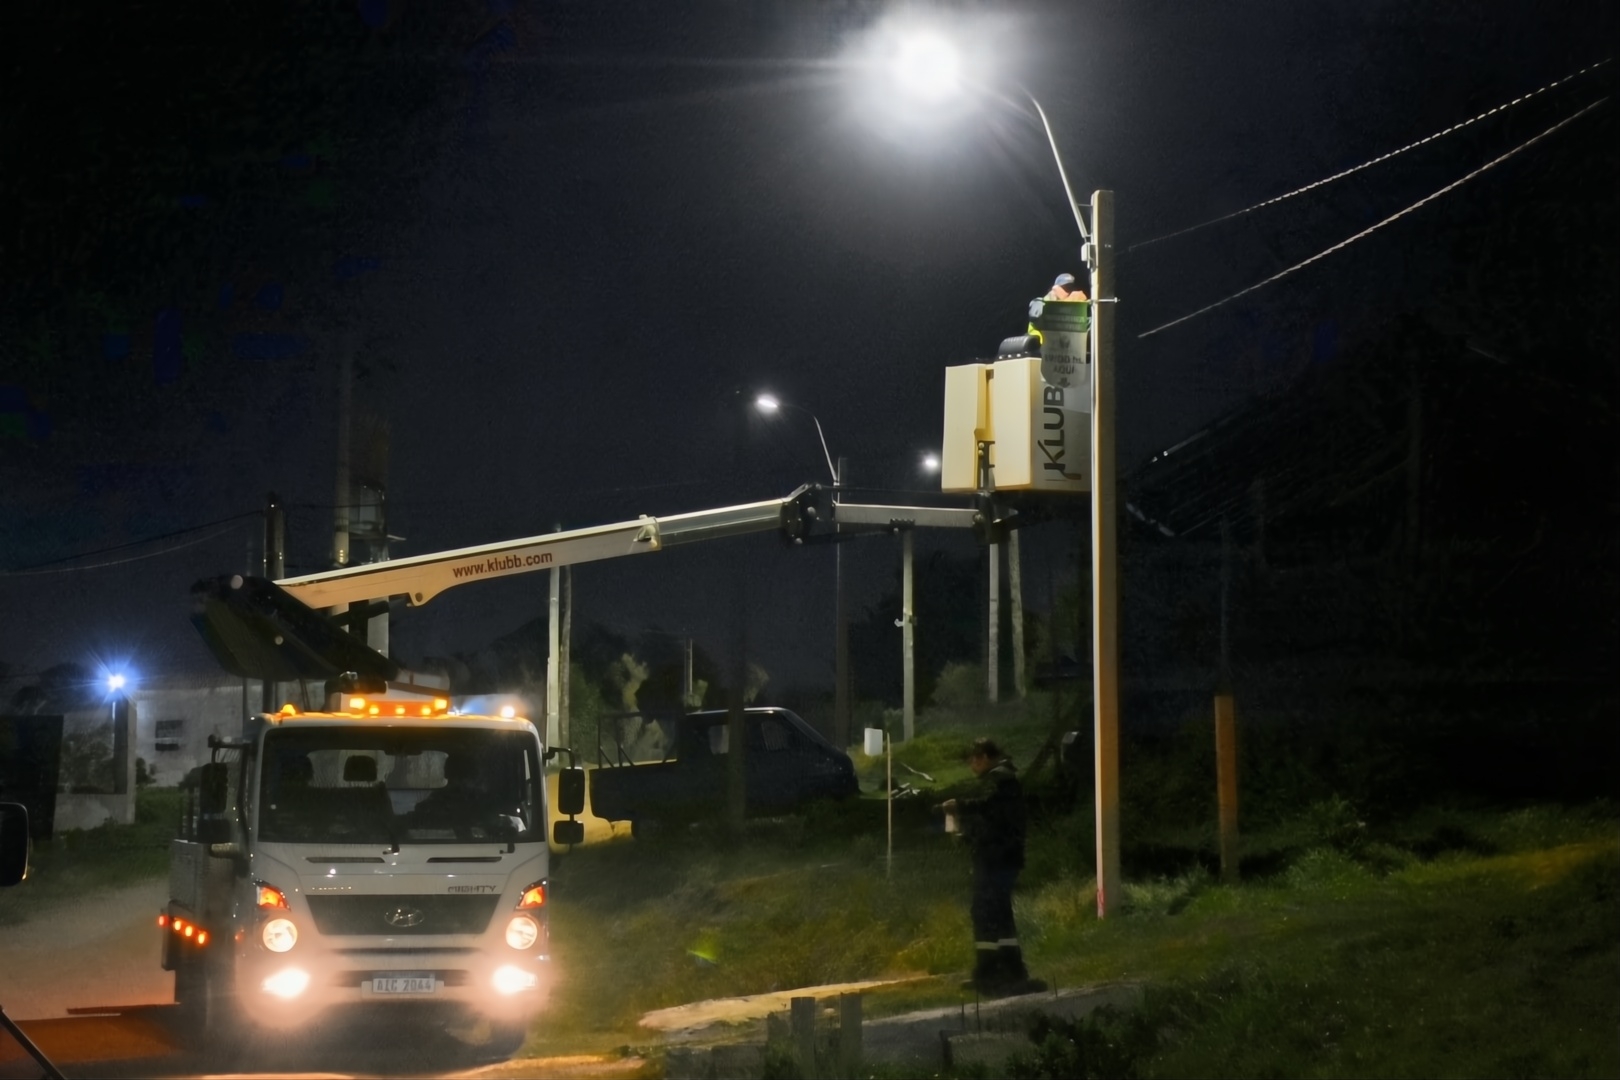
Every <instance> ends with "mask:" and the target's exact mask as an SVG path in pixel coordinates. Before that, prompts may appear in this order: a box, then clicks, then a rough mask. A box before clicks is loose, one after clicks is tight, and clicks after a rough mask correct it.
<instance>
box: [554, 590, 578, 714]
mask: <svg viewBox="0 0 1620 1080" xmlns="http://www.w3.org/2000/svg"><path fill="white" fill-rule="evenodd" d="M558 644H559V650H560V651H559V660H558V663H557V667H558V668H559V669H560V670H559V672H558V674H559V675H560V677H561V682H560V683H559V685H558V687H557V713H558V715H559V716H560V717H561V720H560V721H559V722H558V724H557V727H558V730H559V733H560V735H561V739H562V745H563V746H572V745H573V742H572V739H573V734H574V732H573V724H572V722H571V721H570V719H569V715H568V685H569V683H570V681H571V679H572V674H573V670H574V668H573V657H572V653H573V649H574V568H573V567H572V566H565V567H563V568H562V636H561V638H560V640H559V643H558Z"/></svg>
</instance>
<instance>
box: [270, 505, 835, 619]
mask: <svg viewBox="0 0 1620 1080" xmlns="http://www.w3.org/2000/svg"><path fill="white" fill-rule="evenodd" d="M817 490H818V489H815V488H811V487H801V488H800V489H798V490H797V491H795V492H794V493H793V494H791V495H789V496H787V497H786V498H784V499H769V500H767V501H765V502H757V503H745V504H743V505H741V506H723V507H720V508H718V509H715V510H698V511H694V512H692V513H689V514H674V515H671V516H669V517H663V518H657V517H648V516H645V515H643V516H642V517H639V518H637V519H636V520H634V521H622V522H619V523H617V524H614V525H596V526H593V527H591V528H587V529H568V530H565V531H563V532H554V533H546V534H544V535H542V536H526V537H523V538H521V539H517V540H503V541H501V542H499V543H495V544H480V545H478V546H477V547H465V548H457V549H455V550H454V551H439V552H434V553H433V554H430V555H415V556H411V557H409V558H404V559H393V560H391V561H389V562H380V563H369V564H367V565H365V566H348V567H344V568H343V569H341V570H327V571H325V572H323V573H319V574H306V575H304V576H302V577H295V578H284V579H283V580H281V581H278V582H276V584H277V585H279V586H281V588H282V589H284V590H286V592H287V593H288V594H290V595H292V596H294V597H296V598H297V599H298V600H300V601H302V602H303V603H304V604H305V605H307V606H309V607H311V608H329V607H338V606H340V605H344V604H349V603H353V602H355V601H361V600H372V599H378V598H381V597H385V596H403V597H405V600H406V602H407V603H409V604H411V605H412V606H417V605H421V604H425V603H427V602H428V601H429V600H432V599H433V598H434V597H435V596H437V595H439V594H440V593H441V592H444V591H445V590H446V589H449V588H453V587H454V586H457V585H466V584H469V583H471V582H474V581H484V580H487V579H490V578H498V577H510V576H511V575H513V574H527V573H531V572H533V571H535V570H549V569H551V568H552V567H554V566H572V565H574V564H575V563H586V562H595V561H597V560H598V559H614V558H618V557H619V556H622V555H639V554H641V553H643V552H648V551H662V550H663V549H664V548H666V547H673V546H675V545H678V544H689V543H693V542H695V541H698V540H717V539H720V538H722V537H727V536H743V535H746V534H748V533H758V532H770V531H772V530H780V531H781V532H782V534H783V535H784V536H785V537H786V538H787V539H789V540H802V539H803V538H804V535H805V533H806V532H808V531H809V528H810V526H811V525H812V524H813V522H814V521H815V519H816V517H817V516H818V514H817V512H816V507H815V505H814V498H815V495H816V493H817Z"/></svg>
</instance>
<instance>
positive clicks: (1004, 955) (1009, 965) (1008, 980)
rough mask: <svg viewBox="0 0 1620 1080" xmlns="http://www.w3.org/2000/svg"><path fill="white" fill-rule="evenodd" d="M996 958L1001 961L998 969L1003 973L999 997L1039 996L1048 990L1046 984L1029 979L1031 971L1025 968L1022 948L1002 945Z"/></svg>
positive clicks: (997, 951) (998, 991)
mask: <svg viewBox="0 0 1620 1080" xmlns="http://www.w3.org/2000/svg"><path fill="white" fill-rule="evenodd" d="M996 957H997V960H998V961H999V962H998V964H997V967H998V968H999V969H1000V971H1001V983H1000V986H999V987H998V989H997V993H998V995H1000V996H1004V997H1012V996H1014V995H1017V994H1039V993H1041V992H1042V991H1044V990H1045V989H1046V983H1044V982H1042V981H1041V980H1040V979H1032V978H1030V977H1029V969H1028V968H1026V967H1025V966H1024V950H1023V949H1022V948H1021V947H1020V946H1018V945H1002V946H1001V947H1000V948H998V949H997V950H996Z"/></svg>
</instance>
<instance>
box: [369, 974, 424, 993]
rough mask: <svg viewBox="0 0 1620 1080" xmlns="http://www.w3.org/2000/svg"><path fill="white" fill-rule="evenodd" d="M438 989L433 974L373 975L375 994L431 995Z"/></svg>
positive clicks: (372, 982) (372, 981) (372, 987)
mask: <svg viewBox="0 0 1620 1080" xmlns="http://www.w3.org/2000/svg"><path fill="white" fill-rule="evenodd" d="M435 989H436V984H435V983H434V981H433V976H432V975H431V974H420V975H419V974H399V975H373V976H372V977H371V992H372V993H373V994H431V993H433V992H434V990H435Z"/></svg>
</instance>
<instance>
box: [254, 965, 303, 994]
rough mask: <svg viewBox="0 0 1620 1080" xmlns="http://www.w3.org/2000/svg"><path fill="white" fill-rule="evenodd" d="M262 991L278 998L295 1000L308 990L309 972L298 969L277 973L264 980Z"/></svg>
mask: <svg viewBox="0 0 1620 1080" xmlns="http://www.w3.org/2000/svg"><path fill="white" fill-rule="evenodd" d="M263 985H264V990H265V993H267V994H274V995H276V997H278V998H295V997H297V996H298V995H299V994H302V993H303V992H304V991H305V990H307V989H308V988H309V972H307V971H303V970H301V969H299V968H287V969H286V970H285V971H278V972H276V973H275V974H274V975H272V976H270V977H269V978H268V979H266V980H264V984H263Z"/></svg>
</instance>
